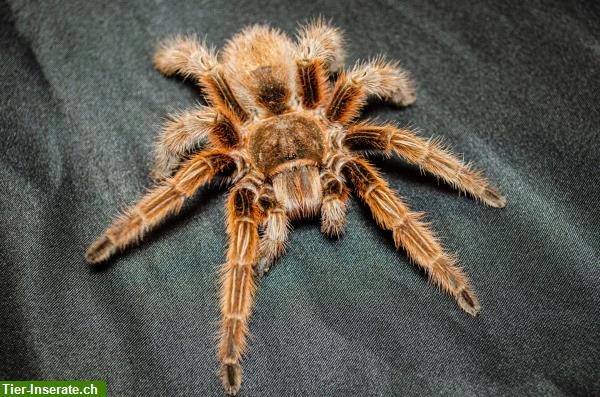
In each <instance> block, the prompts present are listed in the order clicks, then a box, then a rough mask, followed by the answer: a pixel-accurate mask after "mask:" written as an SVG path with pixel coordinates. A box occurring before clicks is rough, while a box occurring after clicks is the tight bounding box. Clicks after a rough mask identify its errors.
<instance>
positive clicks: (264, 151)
mask: <svg viewBox="0 0 600 397" xmlns="http://www.w3.org/2000/svg"><path fill="white" fill-rule="evenodd" d="M344 57H345V51H344V48H343V39H342V33H341V31H340V30H339V29H337V28H335V27H332V26H330V25H329V24H327V23H326V22H324V21H323V20H321V19H317V20H315V21H314V22H312V23H310V24H308V25H306V26H304V27H302V28H301V29H300V31H299V33H298V35H297V42H295V43H294V42H293V41H292V40H290V39H289V38H288V37H287V36H286V35H285V34H283V33H282V32H280V31H279V30H276V29H273V28H270V27H267V26H260V25H257V26H251V27H248V28H246V29H244V30H242V32H240V33H238V34H237V35H235V36H234V37H233V38H232V39H231V40H230V41H228V42H227V44H226V45H225V48H224V50H223V52H222V53H220V54H219V53H217V52H216V51H215V50H214V49H211V48H208V47H206V45H205V44H203V43H201V42H199V41H198V40H197V39H196V38H195V37H193V36H187V37H182V36H177V37H175V38H172V39H168V40H166V41H165V42H163V43H162V44H161V45H160V46H159V48H158V50H157V52H156V54H155V56H154V64H155V66H156V68H157V69H158V70H160V71H161V72H163V73H164V74H166V75H173V74H178V75H181V76H183V77H185V78H189V79H193V80H194V81H195V82H196V83H197V84H198V85H199V86H200V87H201V89H202V90H203V92H204V93H205V95H206V97H207V101H208V103H209V105H208V106H199V107H195V108H192V109H189V110H187V111H185V112H181V113H178V114H174V115H171V117H170V118H169V119H168V121H167V122H166V123H165V126H164V128H163V132H162V134H161V135H160V137H159V139H158V140H157V144H156V149H155V159H156V162H155V166H154V169H153V172H152V175H153V177H154V179H155V181H156V186H155V187H154V188H153V189H151V190H150V191H149V192H148V193H147V194H146V195H145V196H144V197H143V198H142V199H141V200H139V202H138V203H137V204H135V205H134V206H132V207H131V208H130V209H128V210H127V211H125V212H124V213H123V214H122V215H121V216H120V217H119V218H117V220H116V221H115V222H114V223H113V224H112V225H111V226H110V227H109V228H108V229H107V230H106V231H105V232H104V234H103V235H102V236H101V237H100V238H99V239H98V240H97V241H96V242H95V243H94V244H92V245H91V246H90V248H89V249H88V251H87V253H86V258H87V260H88V261H89V262H90V263H94V264H96V263H101V262H103V261H105V260H107V259H108V258H109V257H110V256H112V255H114V254H115V253H116V252H118V251H119V250H122V249H124V248H125V247H127V246H129V245H131V244H133V243H135V242H137V241H139V240H140V239H142V238H143V237H144V235H145V234H146V233H147V232H148V231H149V230H150V229H151V228H153V227H155V226H156V225H158V224H159V223H160V222H162V221H163V220H164V219H165V218H166V217H167V216H169V215H174V214H176V213H178V212H179V211H180V209H181V208H182V206H183V203H184V201H185V199H186V198H188V197H190V196H191V195H193V194H194V193H195V192H196V191H197V190H198V189H199V188H200V187H201V186H203V185H205V184H206V183H209V182H210V181H211V180H212V179H213V178H214V177H215V176H217V175H221V176H226V177H227V178H226V180H227V181H229V182H230V183H231V189H230V195H229V200H228V201H227V209H226V210H227V214H228V216H227V233H228V236H229V248H228V251H227V259H226V262H225V264H224V265H223V267H222V272H221V313H222V322H221V334H220V344H219V350H218V351H219V353H218V354H219V360H220V363H221V370H220V375H221V378H222V382H223V387H224V389H225V391H226V392H227V393H229V394H236V393H237V391H238V390H239V388H240V385H241V381H242V368H241V360H242V357H243V354H244V352H245V351H246V348H247V342H246V340H247V336H248V333H249V330H248V320H249V318H250V314H251V310H252V302H253V297H254V294H255V292H256V277H257V275H260V274H263V273H264V272H266V271H268V269H269V267H270V265H271V264H272V263H273V261H274V260H275V259H277V258H278V257H279V256H280V255H281V254H282V253H283V251H284V248H285V244H286V241H287V236H288V233H289V222H290V220H293V219H300V218H306V217H315V216H320V218H321V230H322V231H323V233H325V234H328V235H331V236H339V235H340V234H341V233H342V232H343V229H344V225H345V220H346V207H347V201H348V199H349V197H350V193H351V192H352V193H354V194H355V195H356V196H357V197H358V198H360V199H361V200H362V201H363V202H364V203H365V204H366V205H367V206H368V207H369V208H370V210H371V212H372V214H373V218H374V219H375V221H376V222H377V224H378V225H379V226H380V227H381V228H383V229H386V230H390V231H391V232H392V237H393V240H394V243H395V245H396V247H397V248H402V249H404V250H405V251H406V253H407V255H408V257H409V258H410V259H411V260H412V261H413V262H414V263H415V264H416V265H417V266H419V267H420V268H422V269H423V270H424V271H425V272H426V273H427V275H428V276H429V278H430V279H431V280H432V282H434V283H435V284H437V285H438V286H439V287H440V288H441V289H442V290H443V291H445V292H447V293H448V294H449V295H451V296H452V297H454V298H455V299H456V301H457V303H458V304H459V306H460V307H461V308H462V309H464V310H465V311H466V312H468V313H469V314H471V315H477V313H478V312H479V309H480V305H479V302H478V300H477V297H476V295H475V293H474V291H473V288H472V287H471V285H470V282H469V280H468V278H467V276H466V275H465V274H464V273H463V271H462V270H461V269H460V268H459V267H458V266H457V265H456V261H457V260H456V258H454V257H453V256H451V255H449V254H448V253H446V252H445V251H444V249H443V248H442V246H441V244H440V243H439V241H438V239H437V238H436V237H435V235H434V233H433V232H432V231H431V230H430V228H429V226H428V224H427V223H425V222H424V221H423V214H420V213H415V212H412V211H411V210H410V209H409V208H408V206H407V205H406V204H405V203H404V201H403V200H402V199H401V198H400V197H399V196H398V195H397V194H396V193H395V192H394V191H393V190H392V189H391V188H390V186H389V185H388V184H387V182H386V181H385V180H384V179H383V178H382V176H381V175H380V174H379V173H378V172H377V171H376V170H375V168H373V166H371V165H370V164H369V162H368V161H367V159H366V158H365V154H366V153H381V154H384V155H391V154H397V155H399V156H401V157H403V158H404V159H406V160H407V161H409V162H411V163H413V164H415V165H417V166H419V167H420V168H422V169H423V170H425V171H426V172H429V173H431V174H433V175H435V176H437V177H439V178H441V179H443V180H444V181H445V182H447V183H448V184H450V185H451V186H453V187H455V188H457V189H460V190H461V191H464V192H466V193H468V194H470V195H471V196H473V197H475V198H477V199H479V200H481V201H483V202H484V203H486V204H488V205H490V206H492V207H503V206H504V205H505V199H504V197H502V195H501V194H500V193H499V192H498V191H497V190H496V189H494V188H493V187H491V186H490V185H489V183H488V181H487V180H486V179H485V178H484V177H483V176H482V174H481V172H479V171H477V170H475V169H474V168H473V167H472V166H471V165H469V164H465V163H463V162H462V161H460V160H459V159H458V158H456V157H455V156H454V155H452V154H451V153H450V152H449V151H448V150H446V149H445V148H444V147H442V146H441V145H440V144H439V143H438V141H436V140H431V139H430V140H428V139H423V138H421V137H419V136H418V135H417V134H416V133H415V132H413V131H409V130H405V129H399V128H397V127H395V126H394V125H390V124H385V125H375V124H371V123H365V122H356V121H355V120H356V119H357V117H358V116H359V114H360V110H361V109H362V107H363V106H364V104H365V103H366V101H367V99H368V97H369V96H374V97H378V98H380V99H383V100H386V101H390V102H391V103H393V104H396V105H399V106H407V105H410V104H412V103H413V102H414V101H415V99H416V97H415V85H414V83H413V82H412V80H411V79H410V77H409V75H408V73H407V72H406V71H405V70H403V69H402V68H400V66H399V65H398V64H397V63H396V62H389V61H386V60H384V59H383V58H381V57H380V58H375V59H373V60H371V61H368V62H359V63H357V64H356V65H355V66H354V67H353V68H351V69H349V70H343V69H342V66H343V63H344Z"/></svg>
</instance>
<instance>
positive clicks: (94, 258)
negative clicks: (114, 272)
mask: <svg viewBox="0 0 600 397" xmlns="http://www.w3.org/2000/svg"><path fill="white" fill-rule="evenodd" d="M116 250H117V248H116V247H115V245H114V244H113V243H112V241H110V239H109V238H108V237H107V236H106V235H103V236H102V237H100V238H99V239H98V240H96V241H95V242H94V243H93V244H92V245H91V246H90V248H88V250H87V251H86V253H85V259H86V260H87V261H88V263H90V264H91V265H97V264H99V263H102V262H104V261H106V260H108V259H109V258H110V257H111V256H112V255H113V254H114V253H115V252H116Z"/></svg>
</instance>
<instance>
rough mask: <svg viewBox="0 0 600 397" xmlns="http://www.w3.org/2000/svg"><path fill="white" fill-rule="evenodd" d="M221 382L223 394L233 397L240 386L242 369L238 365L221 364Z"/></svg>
mask: <svg viewBox="0 0 600 397" xmlns="http://www.w3.org/2000/svg"><path fill="white" fill-rule="evenodd" d="M221 381H222V382H223V389H225V393H227V394H229V395H231V396H235V395H236V394H237V392H238V391H239V390H240V385H241V384H242V367H241V366H240V364H237V363H236V364H223V365H222V366H221Z"/></svg>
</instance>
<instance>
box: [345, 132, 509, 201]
mask: <svg viewBox="0 0 600 397" xmlns="http://www.w3.org/2000/svg"><path fill="white" fill-rule="evenodd" d="M343 143H344V145H345V146H346V147H347V148H349V149H352V150H367V151H368V150H380V151H383V152H384V153H396V154H397V155H399V156H401V157H402V158H404V159H406V160H407V161H409V162H411V163H413V164H415V165H418V166H419V167H421V168H422V169H424V170H425V171H427V172H429V173H430V174H432V175H435V176H437V177H439V178H442V179H443V180H444V181H446V182H447V183H448V184H450V185H451V186H453V187H454V188H456V189H459V190H461V191H464V192H467V193H469V194H470V195H472V196H473V197H475V198H476V199H478V200H481V201H483V202H484V203H486V204H487V205H489V206H491V207H496V208H502V207H504V206H505V205H506V199H505V198H504V196H502V194H500V192H498V190H496V189H495V188H493V187H491V186H490V183H489V182H488V180H487V179H486V178H484V177H483V176H482V174H481V172H480V171H477V170H475V169H473V168H472V166H471V165H469V164H465V163H463V162H462V161H460V160H459V159H458V158H456V156H454V155H452V153H451V152H450V151H448V150H446V149H444V148H443V146H442V145H441V144H440V143H439V142H438V141H436V140H431V139H430V140H426V139H424V138H421V137H419V136H418V135H416V134H415V133H414V132H413V131H410V130H405V129H399V128H397V127H395V126H392V125H383V126H378V125H372V124H367V123H360V124H356V125H353V126H351V127H349V128H348V130H347V133H346V136H345V138H344V141H343Z"/></svg>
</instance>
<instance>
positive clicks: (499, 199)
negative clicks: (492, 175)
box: [483, 187, 506, 208]
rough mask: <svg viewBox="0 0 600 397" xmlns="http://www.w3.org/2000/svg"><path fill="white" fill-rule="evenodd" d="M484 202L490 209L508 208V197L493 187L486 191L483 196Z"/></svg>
mask: <svg viewBox="0 0 600 397" xmlns="http://www.w3.org/2000/svg"><path fill="white" fill-rule="evenodd" d="M483 201H484V202H485V203H486V204H487V205H489V206H490V207H494V208H504V207H506V197H504V196H503V195H502V194H501V193H500V192H499V191H498V190H496V189H494V188H491V187H488V188H487V189H485V192H484V194H483Z"/></svg>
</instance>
